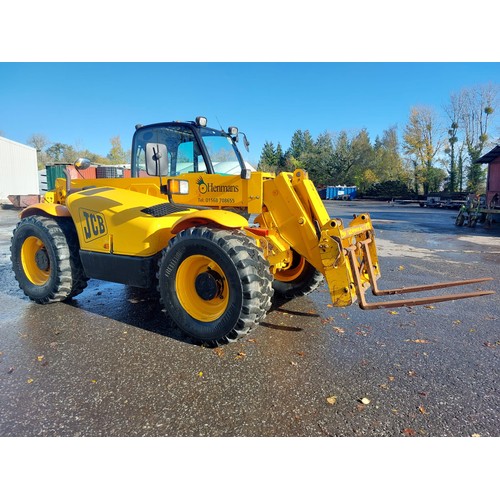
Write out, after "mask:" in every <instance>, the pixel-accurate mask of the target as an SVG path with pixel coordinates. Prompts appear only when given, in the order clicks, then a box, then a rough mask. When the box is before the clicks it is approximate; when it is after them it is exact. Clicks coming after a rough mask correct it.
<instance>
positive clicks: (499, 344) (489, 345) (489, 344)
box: [484, 340, 500, 349]
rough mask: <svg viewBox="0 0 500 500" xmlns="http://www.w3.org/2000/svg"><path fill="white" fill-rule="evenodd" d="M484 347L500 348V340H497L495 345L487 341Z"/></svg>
mask: <svg viewBox="0 0 500 500" xmlns="http://www.w3.org/2000/svg"><path fill="white" fill-rule="evenodd" d="M484 345H485V346H486V347H489V348H490V349H496V348H497V347H498V346H500V340H497V341H496V342H495V343H493V342H488V341H486V342H485V343H484Z"/></svg>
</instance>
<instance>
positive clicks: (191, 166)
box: [132, 117, 248, 178]
mask: <svg viewBox="0 0 500 500" xmlns="http://www.w3.org/2000/svg"><path fill="white" fill-rule="evenodd" d="M206 124H207V120H206V118H204V117H197V118H196V121H194V122H166V123H156V124H152V125H146V126H141V125H137V126H136V131H135V133H134V137H133V140H132V177H147V176H167V177H173V176H177V175H181V174H186V173H193V172H200V173H207V174H227V175H242V176H243V175H245V174H244V173H246V171H247V167H246V165H245V163H244V161H243V158H242V157H241V154H240V152H239V150H238V148H237V147H236V142H237V140H238V129H237V128H236V127H229V129H228V132H227V133H226V132H224V131H222V130H215V129H212V128H208V127H207V126H206ZM244 143H245V147H246V148H248V141H247V140H246V137H245V136H244ZM245 178H246V177H245Z"/></svg>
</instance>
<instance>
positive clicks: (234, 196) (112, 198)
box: [23, 169, 380, 306]
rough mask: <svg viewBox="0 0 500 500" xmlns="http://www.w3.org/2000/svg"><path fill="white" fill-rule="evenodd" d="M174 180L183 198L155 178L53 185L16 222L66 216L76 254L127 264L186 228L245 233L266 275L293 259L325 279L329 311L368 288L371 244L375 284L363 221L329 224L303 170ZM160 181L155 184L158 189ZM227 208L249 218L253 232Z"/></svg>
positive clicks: (376, 270)
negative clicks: (36, 215) (184, 189)
mask: <svg viewBox="0 0 500 500" xmlns="http://www.w3.org/2000/svg"><path fill="white" fill-rule="evenodd" d="M176 179H181V180H183V181H187V182H188V183H189V189H188V194H183V195H180V194H173V195H171V196H170V199H169V197H168V196H167V194H164V191H162V189H161V188H160V185H161V184H160V178H159V177H147V178H119V179H117V178H114V179H77V180H71V184H70V190H69V193H68V192H67V185H66V181H65V180H64V179H57V181H56V187H55V190H54V191H51V192H49V193H47V195H46V196H45V203H42V204H38V205H37V206H36V207H31V208H30V209H27V211H26V212H25V213H24V214H23V216H25V215H29V212H28V211H29V210H35V211H44V212H46V213H47V214H49V215H52V216H66V217H67V216H71V218H72V219H73V220H74V222H75V225H76V229H77V233H78V238H79V242H80V248H81V249H82V250H86V251H91V252H98V253H112V254H116V255H123V256H134V257H151V256H153V255H155V254H157V253H158V252H160V251H161V250H162V249H163V248H165V247H166V246H167V245H168V242H169V241H170V239H171V238H173V237H174V236H175V235H176V234H177V233H178V232H179V231H181V230H183V229H186V228H188V227H190V226H193V225H215V226H217V227H226V228H232V229H240V230H246V232H247V234H248V235H250V236H253V237H254V238H255V240H256V242H257V244H258V245H259V246H260V247H261V248H262V249H263V252H264V256H265V257H266V258H267V260H268V261H269V266H270V270H271V272H272V273H279V272H283V276H284V277H285V279H286V276H288V275H287V274H286V270H287V269H290V267H291V266H292V261H293V257H294V255H296V254H298V255H300V256H301V257H303V258H304V259H305V260H306V261H307V262H309V263H310V264H311V265H312V266H314V267H315V268H316V269H317V270H318V271H319V272H320V273H322V274H323V275H324V276H325V279H326V282H327V285H328V288H329V291H330V294H331V297H332V302H333V305H335V306H347V305H350V304H352V303H353V302H355V301H356V299H357V296H358V293H357V292H359V288H357V287H359V286H362V287H367V286H368V285H369V283H370V280H369V276H368V274H367V272H366V270H365V269H364V258H363V248H362V247H364V246H363V245H361V242H363V241H365V242H366V241H370V245H369V246H368V248H369V253H370V257H371V262H372V268H373V272H374V273H375V276H374V277H375V279H376V278H378V276H379V275H380V273H379V267H378V261H377V255H376V250H375V244H374V236H373V227H372V224H371V221H370V218H369V216H368V215H366V214H363V215H360V216H358V217H356V218H355V219H354V220H353V221H352V222H351V223H350V224H349V225H348V226H347V227H345V226H344V225H343V223H342V221H341V220H340V219H331V218H330V216H329V215H328V213H327V211H326V209H325V206H324V204H323V202H322V201H321V199H320V197H319V195H318V193H317V191H316V188H315V186H314V185H313V183H312V181H310V180H309V178H308V175H307V173H306V172H305V171H304V170H300V169H299V170H296V171H295V172H293V173H281V174H279V175H277V176H275V175H274V174H269V173H263V172H252V174H251V177H250V179H242V178H241V177H240V176H237V175H222V174H205V173H190V174H183V175H181V176H178V177H176ZM167 181H168V179H167V178H165V177H164V178H163V179H161V183H162V185H163V186H165V185H166V184H167ZM159 205H163V207H160V208H162V209H165V207H167V208H166V209H165V210H164V213H163V212H162V211H161V210H160V212H159V213H158V214H156V216H155V215H152V211H153V212H154V210H156V209H157V208H158V206H159ZM155 207H156V208H155ZM198 207H200V208H201V207H203V208H204V209H203V210H200V209H199V208H198ZM226 207H227V208H231V209H235V208H236V209H238V208H239V209H244V210H246V211H247V212H248V213H249V214H251V215H255V216H256V217H255V223H256V224H257V225H258V229H256V227H257V226H252V225H251V224H249V223H248V221H247V220H246V219H245V218H244V217H242V216H241V215H239V214H237V213H234V212H231V211H228V210H224V208H226ZM364 248H366V247H364ZM349 249H350V251H351V252H354V253H353V255H354V256H355V259H357V263H356V266H355V267H357V268H358V269H357V270H353V268H352V261H351V258H347V255H348V253H349ZM294 272H295V271H294ZM186 300H187V299H186Z"/></svg>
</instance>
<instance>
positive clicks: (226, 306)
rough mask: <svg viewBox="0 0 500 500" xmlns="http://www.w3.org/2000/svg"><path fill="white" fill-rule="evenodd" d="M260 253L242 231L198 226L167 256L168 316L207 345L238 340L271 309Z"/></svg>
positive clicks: (162, 271)
mask: <svg viewBox="0 0 500 500" xmlns="http://www.w3.org/2000/svg"><path fill="white" fill-rule="evenodd" d="M261 253H262V252H261V250H260V249H259V248H257V246H256V245H255V243H254V242H253V240H252V239H251V238H249V237H247V236H245V235H243V234H242V233H241V232H238V231H228V230H223V229H214V228H208V227H195V228H189V229H186V230H184V231H181V232H180V233H179V234H178V235H177V236H176V237H175V238H173V239H172V240H171V242H170V243H169V245H168V247H167V248H166V249H165V250H164V251H163V254H162V258H161V260H160V263H159V273H158V286H159V291H160V294H161V300H162V302H163V305H164V307H165V312H166V314H167V316H169V317H170V318H171V319H172V320H173V321H174V322H175V323H176V324H177V326H178V327H179V328H180V329H181V330H182V331H183V332H184V333H186V334H187V335H188V336H190V337H192V338H194V339H196V340H197V341H200V342H202V343H204V344H206V345H212V346H213V345H219V344H224V343H227V342H229V341H233V340H236V339H238V338H239V337H241V336H243V335H245V334H247V333H248V332H249V331H250V330H251V329H252V328H253V327H255V326H256V325H257V323H258V322H259V321H260V319H261V318H263V317H264V315H265V313H266V312H267V310H268V309H269V306H270V297H272V288H271V275H270V273H269V271H268V269H267V264H266V261H265V260H264V259H263V258H262V257H261V256H260V254H261Z"/></svg>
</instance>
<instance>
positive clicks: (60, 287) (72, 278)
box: [10, 215, 88, 304]
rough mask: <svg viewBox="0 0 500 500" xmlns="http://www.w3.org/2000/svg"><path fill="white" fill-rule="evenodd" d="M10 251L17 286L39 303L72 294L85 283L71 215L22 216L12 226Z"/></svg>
mask: <svg viewBox="0 0 500 500" xmlns="http://www.w3.org/2000/svg"><path fill="white" fill-rule="evenodd" d="M10 251H11V257H10V258H11V261H12V269H13V271H14V275H15V277H16V280H17V282H18V283H19V287H20V288H21V290H22V291H23V292H24V293H25V295H27V296H28V297H29V298H30V299H31V300H33V301H35V302H37V303H39V304H47V303H49V302H59V301H62V300H66V299H70V298H73V297H75V296H76V295H78V294H79V293H81V292H82V291H83V290H84V288H85V287H86V286H87V281H88V278H87V276H86V275H85V273H84V271H83V267H82V264H81V261H80V255H79V245H78V237H77V234H76V230H75V227H74V224H73V222H72V221H71V220H70V219H66V218H64V219H63V218H57V219H55V218H54V219H53V218H50V217H45V216H42V215H33V216H30V217H26V218H24V219H22V220H21V221H20V222H19V223H18V224H17V226H16V228H15V229H14V233H13V235H12V239H11V247H10Z"/></svg>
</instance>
